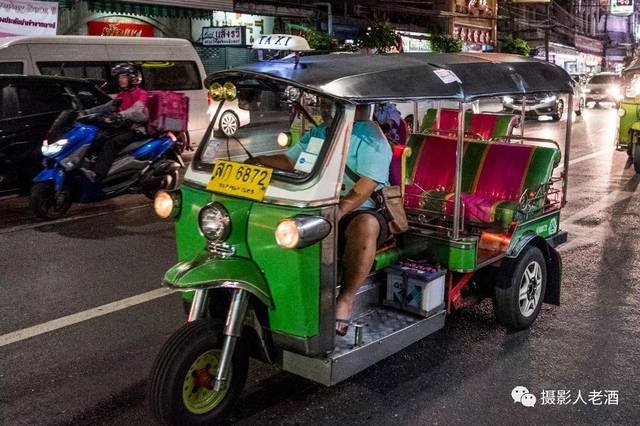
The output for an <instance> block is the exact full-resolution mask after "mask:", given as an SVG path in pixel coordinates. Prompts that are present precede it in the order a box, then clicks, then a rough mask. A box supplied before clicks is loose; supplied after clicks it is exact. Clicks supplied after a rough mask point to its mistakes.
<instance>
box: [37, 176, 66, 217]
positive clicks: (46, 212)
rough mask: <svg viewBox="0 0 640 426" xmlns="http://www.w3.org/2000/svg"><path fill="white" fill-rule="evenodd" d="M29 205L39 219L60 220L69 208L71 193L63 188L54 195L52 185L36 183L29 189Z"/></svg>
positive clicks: (49, 183) (54, 191)
mask: <svg viewBox="0 0 640 426" xmlns="http://www.w3.org/2000/svg"><path fill="white" fill-rule="evenodd" d="M29 204H30V205H31V210H33V212H34V213H35V215H36V216H38V217H39V218H40V219H44V220H55V219H60V218H61V217H63V216H64V215H65V214H66V213H67V211H68V210H69V208H70V207H71V191H69V188H68V187H66V186H65V187H63V188H62V190H61V191H60V192H59V193H57V194H56V190H55V187H54V186H53V183H51V182H38V183H36V184H35V185H33V187H32V188H31V194H30V196H29Z"/></svg>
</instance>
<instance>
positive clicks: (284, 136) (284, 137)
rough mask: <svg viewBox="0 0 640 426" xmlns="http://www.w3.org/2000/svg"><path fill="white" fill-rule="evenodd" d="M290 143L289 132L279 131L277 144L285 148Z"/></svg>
mask: <svg viewBox="0 0 640 426" xmlns="http://www.w3.org/2000/svg"><path fill="white" fill-rule="evenodd" d="M290 144H291V133H289V132H280V133H278V145H280V146H281V147H283V148H285V147H287V146H289V145H290Z"/></svg>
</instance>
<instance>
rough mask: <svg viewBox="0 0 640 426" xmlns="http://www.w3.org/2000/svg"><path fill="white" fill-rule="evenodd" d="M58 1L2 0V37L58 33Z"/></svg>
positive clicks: (0, 14)
mask: <svg viewBox="0 0 640 426" xmlns="http://www.w3.org/2000/svg"><path fill="white" fill-rule="evenodd" d="M57 24H58V3H57V2H49V1H29V0H0V37H7V36H16V35H56V28H57Z"/></svg>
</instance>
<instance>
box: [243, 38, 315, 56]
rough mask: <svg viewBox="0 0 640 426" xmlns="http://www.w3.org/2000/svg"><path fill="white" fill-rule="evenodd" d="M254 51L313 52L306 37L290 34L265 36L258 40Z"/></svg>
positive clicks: (254, 45)
mask: <svg viewBox="0 0 640 426" xmlns="http://www.w3.org/2000/svg"><path fill="white" fill-rule="evenodd" d="M252 47H253V48H254V49H269V50H291V51H294V52H308V51H310V50H313V49H312V48H310V47H309V43H308V42H307V40H305V39H304V37H300V36H295V35H290V34H270V35H263V36H260V37H259V38H257V39H256V41H255V42H254V43H253V46H252Z"/></svg>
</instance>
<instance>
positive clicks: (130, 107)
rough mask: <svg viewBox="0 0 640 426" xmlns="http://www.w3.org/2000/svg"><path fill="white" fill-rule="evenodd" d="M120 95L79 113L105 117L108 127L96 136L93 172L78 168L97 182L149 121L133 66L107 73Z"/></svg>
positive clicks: (144, 95) (143, 132)
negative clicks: (114, 81)
mask: <svg viewBox="0 0 640 426" xmlns="http://www.w3.org/2000/svg"><path fill="white" fill-rule="evenodd" d="M111 75H112V76H113V77H114V78H115V79H116V80H117V83H118V87H119V88H120V92H119V93H118V95H117V96H116V98H115V99H113V100H112V101H110V102H108V103H106V104H104V105H99V106H97V107H94V108H91V109H88V110H86V111H82V114H83V115H84V114H105V115H107V121H108V122H110V123H111V126H110V127H108V128H104V129H102V130H101V131H100V133H99V134H98V135H97V136H96V140H95V142H94V152H97V153H98V154H97V155H98V158H97V160H96V164H95V168H94V170H93V171H92V170H89V169H82V170H83V171H84V173H85V174H86V175H87V177H88V178H89V179H90V180H92V181H94V182H96V183H98V182H100V181H102V180H103V179H104V178H106V177H107V174H108V173H109V169H110V168H111V165H112V164H113V160H114V159H115V156H116V154H117V153H118V151H120V150H121V149H123V148H124V147H125V146H127V145H128V144H129V143H131V142H134V141H136V140H140V139H143V138H144V137H145V135H146V123H147V121H148V120H149V110H148V109H147V101H148V97H149V94H148V93H147V92H146V91H145V90H144V89H142V88H141V87H140V83H141V80H142V78H141V75H140V73H139V72H138V70H137V69H136V68H135V66H134V65H132V64H129V63H122V64H118V65H116V66H114V67H113V69H112V70H111Z"/></svg>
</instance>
